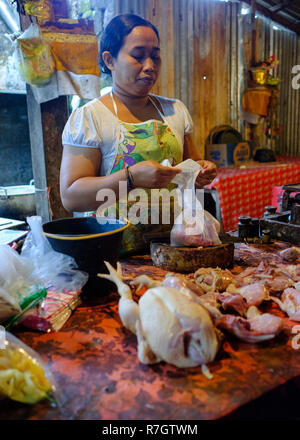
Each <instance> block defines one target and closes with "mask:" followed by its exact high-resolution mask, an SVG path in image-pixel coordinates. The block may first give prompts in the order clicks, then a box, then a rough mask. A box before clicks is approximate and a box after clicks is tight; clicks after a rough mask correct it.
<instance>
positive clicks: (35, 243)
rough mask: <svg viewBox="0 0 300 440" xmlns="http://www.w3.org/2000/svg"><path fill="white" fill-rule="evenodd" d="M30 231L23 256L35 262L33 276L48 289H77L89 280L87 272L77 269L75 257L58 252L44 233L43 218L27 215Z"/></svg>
mask: <svg viewBox="0 0 300 440" xmlns="http://www.w3.org/2000/svg"><path fill="white" fill-rule="evenodd" d="M26 220H27V223H28V225H29V226H30V231H29V233H28V234H27V236H26V239H25V241H24V244H23V247H22V251H21V256H22V257H26V258H27V259H28V260H30V261H31V262H32V264H33V270H32V277H34V279H35V280H37V281H38V282H39V284H40V285H41V286H43V287H44V288H46V289H51V290H56V291H62V290H64V289H65V290H71V291H76V290H78V289H81V288H82V287H83V286H84V285H85V283H86V282H87V280H88V274H87V273H86V272H83V271H80V270H77V267H78V265H77V263H76V262H75V259H74V258H73V257H71V256H69V255H65V254H61V253H60V252H56V251H54V250H53V248H52V247H51V245H50V243H49V241H48V240H47V238H46V237H45V235H44V232H43V228H42V218H41V217H40V216H32V217H27V219H26Z"/></svg>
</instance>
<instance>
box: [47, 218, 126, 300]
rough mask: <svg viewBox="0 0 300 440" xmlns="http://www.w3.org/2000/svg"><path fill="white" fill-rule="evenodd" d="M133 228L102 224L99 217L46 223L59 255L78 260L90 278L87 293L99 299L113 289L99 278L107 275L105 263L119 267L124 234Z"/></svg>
mask: <svg viewBox="0 0 300 440" xmlns="http://www.w3.org/2000/svg"><path fill="white" fill-rule="evenodd" d="M99 220H101V219H99ZM129 224H130V223H129V222H128V221H126V220H123V221H121V220H111V221H110V222H109V223H99V222H98V219H97V218H95V217H72V218H63V219H59V220H53V221H51V222H48V223H44V224H43V230H44V233H45V235H46V237H47V238H48V240H49V242H50V244H51V246H52V248H53V249H54V250H55V251H57V252H61V253H63V254H67V255H70V256H71V257H74V259H75V261H76V263H77V265H78V269H80V270H83V271H85V272H87V273H88V274H89V279H88V282H87V284H86V285H85V286H84V289H83V290H84V293H86V294H88V295H93V296H96V295H105V294H106V293H108V291H109V290H110V289H109V287H110V288H111V287H112V286H113V284H112V283H110V282H108V281H107V282H105V281H106V280H103V279H101V278H99V277H97V274H98V273H107V269H106V266H105V265H104V262H103V261H104V260H105V261H108V262H109V263H111V264H112V265H113V266H114V267H116V264H117V261H119V260H120V251H121V244H122V234H123V231H124V230H125V229H126V228H127V227H128V226H129ZM109 285H110V286H109Z"/></svg>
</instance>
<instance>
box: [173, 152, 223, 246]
mask: <svg viewBox="0 0 300 440" xmlns="http://www.w3.org/2000/svg"><path fill="white" fill-rule="evenodd" d="M176 168H180V169H181V170H182V171H181V173H180V174H177V175H176V176H175V177H174V179H173V180H172V182H173V183H177V184H178V188H177V194H178V204H179V205H180V206H181V208H182V212H181V213H180V214H179V215H178V216H177V217H176V219H175V222H174V226H173V228H172V230H171V234H170V241H171V245H172V246H193V247H200V246H214V245H218V244H221V241H220V239H219V235H218V234H219V232H220V223H219V222H218V221H217V220H216V219H215V218H214V217H213V216H212V215H211V214H210V213H209V212H207V211H205V210H204V209H203V206H202V204H201V202H200V201H199V200H198V198H197V196H196V191H195V181H196V179H197V176H198V174H199V171H200V170H201V165H200V164H198V163H197V162H195V161H194V160H192V159H187V160H186V161H184V162H182V163H181V164H179V165H177V166H176Z"/></svg>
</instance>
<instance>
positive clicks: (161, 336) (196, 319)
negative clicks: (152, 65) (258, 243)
mask: <svg viewBox="0 0 300 440" xmlns="http://www.w3.org/2000/svg"><path fill="white" fill-rule="evenodd" d="M299 255H300V251H299V249H298V248H294V247H292V248H288V249H284V250H282V251H281V252H280V255H279V259H280V261H281V263H280V262H278V261H279V260H277V261H276V262H272V261H271V260H270V261H268V262H266V261H265V260H262V261H261V263H260V264H259V265H256V266H250V267H247V268H245V269H241V270H240V271H239V272H238V273H235V274H234V273H233V272H230V271H229V270H222V269H219V268H215V269H213V268H200V269H198V270H197V271H196V272H195V273H194V274H190V275H188V276H186V275H181V274H177V273H176V274H175V273H168V274H167V275H166V276H165V277H164V279H163V280H162V281H157V280H153V279H151V278H150V277H148V276H146V275H141V276H138V277H136V278H135V279H134V280H133V281H132V282H131V286H132V287H134V288H138V289H139V288H141V287H142V286H144V287H146V292H145V293H144V294H143V295H142V296H141V298H140V300H139V302H136V301H134V299H133V297H132V291H131V288H130V287H129V285H128V284H126V283H124V282H123V278H122V270H121V265H120V263H118V268H117V270H115V269H114V268H113V267H112V266H111V265H110V264H109V263H106V265H107V267H108V269H109V272H110V273H109V275H107V274H101V275H100V274H99V276H101V277H104V278H107V279H109V280H111V281H113V282H114V283H115V284H116V285H117V288H118V292H119V294H120V301H119V314H120V318H121V320H122V323H123V324H124V326H125V327H126V328H128V329H129V330H130V331H132V332H133V333H134V334H136V336H137V340H138V358H139V360H140V361H141V362H143V363H146V364H151V363H156V362H160V361H162V360H163V361H166V362H169V363H171V364H173V365H176V366H177V367H180V368H184V367H194V366H198V365H202V366H203V365H205V364H207V363H209V362H211V361H213V360H214V359H215V356H216V354H217V352H218V350H219V348H220V346H221V343H222V340H223V338H224V335H223V331H225V333H226V332H230V333H232V334H233V335H234V336H235V337H237V338H239V339H240V340H242V341H245V342H248V343H258V342H261V341H266V340H270V339H272V338H274V337H275V336H276V335H278V334H279V333H280V332H281V331H282V330H283V328H284V325H283V320H282V318H281V317H280V316H277V315H275V314H272V313H266V312H264V311H263V310H264V308H265V307H264V306H265V305H266V304H267V302H270V301H274V302H275V303H276V304H278V305H279V307H280V308H281V310H283V311H284V312H285V313H286V314H287V316H288V317H289V318H290V319H291V320H295V321H300V264H297V261H298V257H299Z"/></svg>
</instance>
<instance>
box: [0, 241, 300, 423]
mask: <svg viewBox="0 0 300 440" xmlns="http://www.w3.org/2000/svg"><path fill="white" fill-rule="evenodd" d="M235 246H236V249H235V256H236V261H237V264H245V262H243V259H244V255H247V252H248V253H249V249H246V250H245V249H244V248H245V246H246V245H245V246H244V245H242V244H235ZM243 246H244V248H243ZM247 246H248V245H247ZM247 246H246V248H247ZM274 246H275V245H274ZM285 246H287V245H285ZM254 248H255V252H256V257H255V258H256V261H259V259H261V258H262V257H263V258H264V259H266V255H267V254H268V253H269V255H272V246H265V247H263V249H261V248H260V247H259V246H254ZM277 250H278V249H277ZM244 251H245V252H244ZM243 252H244V253H243ZM253 256H254V253H253V252H251V258H252V261H250V263H251V264H252V265H253V264H254V262H253ZM267 259H268V258H267ZM267 259H266V261H267ZM122 269H123V274H124V275H125V277H126V276H127V277H128V279H129V278H130V279H132V278H133V277H134V276H137V275H140V274H143V275H148V276H151V277H152V278H154V279H156V280H161V279H162V278H163V277H164V276H165V274H166V273H167V272H166V271H164V270H163V269H161V268H158V267H155V266H153V264H152V261H151V258H150V256H140V257H139V256H135V257H131V258H128V259H127V260H123V261H122ZM118 299H119V296H118V294H117V292H116V291H113V292H111V293H110V294H109V295H106V296H105V295H103V292H99V297H98V296H97V295H96V296H95V295H94V296H93V297H89V298H86V299H85V300H84V301H83V303H82V305H81V306H79V307H78V308H77V309H76V310H75V311H74V313H73V314H72V316H71V318H70V319H69V320H68V322H67V323H66V324H65V326H64V327H63V328H62V329H61V330H60V331H58V332H51V333H39V332H36V331H28V330H27V329H24V328H22V327H19V328H16V329H14V334H15V335H16V336H17V337H18V338H20V339H21V340H22V341H23V342H24V343H26V344H27V345H29V346H30V347H32V348H33V349H34V350H35V351H36V352H38V353H39V354H40V355H41V357H42V359H43V360H44V361H45V363H46V364H47V365H48V367H49V368H50V369H51V371H52V373H53V375H54V377H55V380H56V382H57V384H58V388H59V389H60V390H61V391H62V393H63V397H64V399H65V404H64V405H63V407H61V408H59V407H57V406H53V405H51V404H50V403H49V402H48V401H43V402H40V403H38V404H36V405H32V406H31V405H24V404H19V403H17V402H13V401H8V400H7V399H6V400H3V401H0V419H2V420H4V419H5V420H7V419H10V420H16V419H19V420H24V419H26V420H27V419H38V420H54V419H55V420H56V419H58V420H70V419H72V420H73V419H81V420H100V419H101V420H202V419H206V420H207V419H209V420H211V419H213V420H215V419H220V418H223V417H226V416H227V417H228V416H230V414H235V413H234V411H235V410H237V409H238V408H240V407H242V406H243V405H245V404H247V403H248V402H251V401H252V402H253V401H254V404H255V402H259V399H258V398H259V397H260V396H262V395H263V394H265V393H267V392H269V391H271V390H274V389H275V388H277V387H280V386H282V385H283V384H285V383H286V382H288V381H289V380H291V379H293V378H297V376H299V375H300V350H297V349H295V347H294V348H293V347H292V334H291V329H292V327H293V326H294V325H295V324H296V323H295V322H294V321H291V320H289V319H288V318H286V317H285V318H284V317H283V315H284V314H283V312H281V311H280V309H279V308H277V306H276V304H274V303H272V304H271V302H268V303H267V304H266V307H267V309H268V310H272V313H274V314H276V315H278V316H282V317H283V320H284V324H285V331H284V332H283V333H281V334H280V335H278V336H277V337H276V338H275V339H272V340H271V341H265V342H260V343H259V344H249V343H245V342H242V341H239V340H238V339H236V338H235V337H234V336H230V335H227V336H226V339H225V340H224V342H223V345H222V348H221V349H220V351H219V353H218V354H217V357H216V359H215V360H214V361H213V362H212V363H210V364H209V370H210V372H211V374H212V376H213V377H212V378H211V379H209V378H208V377H206V376H205V375H203V374H202V370H201V367H196V368H181V369H180V368H176V367H174V366H172V365H170V364H167V363H164V362H161V363H157V364H153V365H145V364H142V363H140V362H139V360H138V357H137V341H136V336H135V335H133V334H132V333H131V332H130V331H128V330H127V329H125V328H124V327H123V325H122V323H121V321H120V317H119V314H118ZM281 389H282V388H281ZM277 398H278V399H279V397H278V395H277ZM255 399H258V400H255ZM279 407H281V408H282V405H281V404H279ZM245 408H247V406H246V407H245ZM275 417H277V418H278V412H277V414H275ZM299 417H300V413H299Z"/></svg>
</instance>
